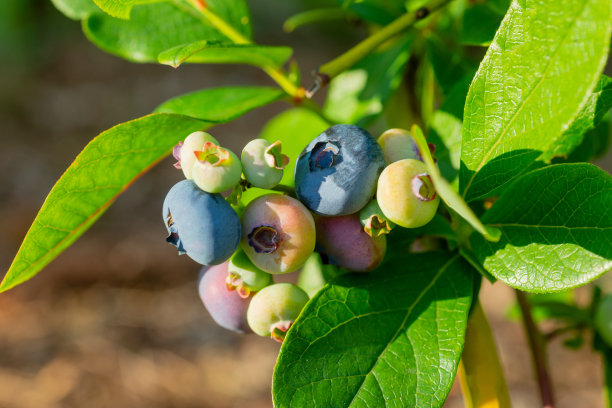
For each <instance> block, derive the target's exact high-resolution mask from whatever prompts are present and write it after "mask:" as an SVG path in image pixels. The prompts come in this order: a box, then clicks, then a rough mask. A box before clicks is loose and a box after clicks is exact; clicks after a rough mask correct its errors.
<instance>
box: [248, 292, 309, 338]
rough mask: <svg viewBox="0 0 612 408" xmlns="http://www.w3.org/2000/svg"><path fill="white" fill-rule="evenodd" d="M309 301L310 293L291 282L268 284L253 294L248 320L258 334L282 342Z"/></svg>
mask: <svg viewBox="0 0 612 408" xmlns="http://www.w3.org/2000/svg"><path fill="white" fill-rule="evenodd" d="M307 302H308V295H307V294H306V292H304V291H303V290H302V289H300V288H299V287H297V286H296V285H294V284H291V283H276V284H274V285H270V286H266V287H265V288H263V289H262V290H260V291H259V292H257V293H256V294H255V296H253V299H252V300H251V303H250V304H249V309H248V310H247V322H248V323H249V327H251V330H253V331H254V332H255V333H256V334H258V335H260V336H264V337H271V338H273V339H274V340H276V341H279V342H282V341H283V340H284V338H285V334H286V332H287V330H289V328H290V327H291V325H292V324H293V322H294V321H295V319H297V317H298V316H299V314H300V312H301V311H302V308H303V307H304V305H306V303H307Z"/></svg>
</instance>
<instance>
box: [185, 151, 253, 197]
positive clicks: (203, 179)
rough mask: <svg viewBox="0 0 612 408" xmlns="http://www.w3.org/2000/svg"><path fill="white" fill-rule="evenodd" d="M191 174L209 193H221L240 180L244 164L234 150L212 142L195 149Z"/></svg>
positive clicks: (199, 185)
mask: <svg viewBox="0 0 612 408" xmlns="http://www.w3.org/2000/svg"><path fill="white" fill-rule="evenodd" d="M194 155H195V157H196V161H195V163H194V164H193V168H192V171H191V176H192V177H193V181H194V182H195V183H196V185H197V186H198V187H200V188H201V189H202V190H204V191H206V192H208V193H221V192H223V191H226V190H229V189H230V188H232V187H234V186H235V185H236V184H238V183H239V182H240V175H241V174H242V166H241V165H240V160H238V156H236V155H235V154H234V153H233V152H232V151H230V150H228V149H224V148H222V147H220V146H218V145H216V144H214V143H212V142H206V143H204V146H203V147H202V150H200V151H195V152H194Z"/></svg>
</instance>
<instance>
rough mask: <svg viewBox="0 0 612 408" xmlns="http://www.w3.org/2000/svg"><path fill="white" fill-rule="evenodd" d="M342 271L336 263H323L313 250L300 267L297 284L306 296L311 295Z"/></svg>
mask: <svg viewBox="0 0 612 408" xmlns="http://www.w3.org/2000/svg"><path fill="white" fill-rule="evenodd" d="M344 272H345V270H343V269H340V268H338V267H337V266H336V265H330V264H324V263H323V262H322V260H321V255H320V254H319V253H318V252H313V253H312V255H310V257H309V258H308V260H307V261H306V263H305V264H304V266H302V268H301V269H300V275H299V277H298V283H297V284H298V286H299V287H300V288H302V289H303V290H304V291H305V292H306V293H307V294H308V296H310V297H313V296H314V295H315V294H316V293H317V292H318V291H319V290H320V289H321V288H322V287H323V286H325V284H326V283H327V282H329V281H330V280H331V279H333V278H335V277H337V276H340V275H342V274H343V273H344Z"/></svg>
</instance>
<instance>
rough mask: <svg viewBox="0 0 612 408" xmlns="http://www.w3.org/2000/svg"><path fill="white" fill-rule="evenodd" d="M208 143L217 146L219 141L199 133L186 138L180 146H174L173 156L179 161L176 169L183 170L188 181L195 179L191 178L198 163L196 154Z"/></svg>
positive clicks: (206, 134) (204, 133)
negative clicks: (196, 162)
mask: <svg viewBox="0 0 612 408" xmlns="http://www.w3.org/2000/svg"><path fill="white" fill-rule="evenodd" d="M206 142H212V143H214V144H216V145H218V144H219V142H217V139H215V138H214V137H212V136H211V135H210V134H208V133H206V132H201V131H198V132H193V133H191V134H190V135H189V136H187V137H186V138H185V141H184V142H179V144H178V145H176V146H174V150H173V152H172V154H173V155H174V158H175V159H176V160H177V162H176V164H175V165H174V167H176V168H177V169H182V170H183V174H184V175H185V178H186V179H187V180H191V179H192V178H193V177H192V176H191V171H192V169H193V165H194V163H195V161H196V156H195V154H194V153H195V152H199V151H201V150H202V147H204V143H206Z"/></svg>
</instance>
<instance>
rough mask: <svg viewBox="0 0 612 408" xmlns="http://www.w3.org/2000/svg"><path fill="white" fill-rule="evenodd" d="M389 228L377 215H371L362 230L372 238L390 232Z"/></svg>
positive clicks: (384, 220)
mask: <svg viewBox="0 0 612 408" xmlns="http://www.w3.org/2000/svg"><path fill="white" fill-rule="evenodd" d="M391 228H392V227H391V226H390V225H389V224H388V223H387V220H386V219H384V218H382V217H381V216H379V215H377V214H373V215H372V216H370V218H368V220H367V221H366V223H365V225H364V227H363V229H364V231H365V232H366V234H368V235H369V236H371V237H372V238H374V237H378V236H380V235H383V234H388V233H389V232H391Z"/></svg>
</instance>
